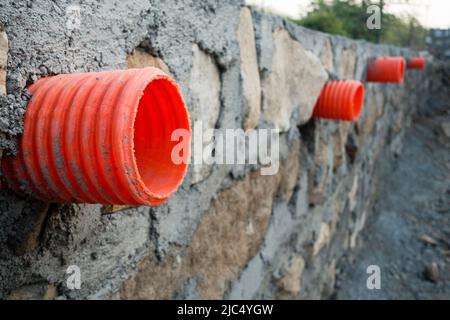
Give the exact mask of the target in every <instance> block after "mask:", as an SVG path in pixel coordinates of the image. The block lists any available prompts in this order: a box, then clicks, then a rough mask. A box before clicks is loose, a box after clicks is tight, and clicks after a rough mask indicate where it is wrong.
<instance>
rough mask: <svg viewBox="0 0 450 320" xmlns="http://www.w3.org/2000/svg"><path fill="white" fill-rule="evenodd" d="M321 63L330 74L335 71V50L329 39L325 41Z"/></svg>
mask: <svg viewBox="0 0 450 320" xmlns="http://www.w3.org/2000/svg"><path fill="white" fill-rule="evenodd" d="M320 61H321V62H322V64H323V66H324V68H325V69H326V70H327V71H328V72H333V71H334V63H333V48H332V47H331V42H330V40H329V39H326V40H325V42H324V45H323V47H322V50H321V51H320Z"/></svg>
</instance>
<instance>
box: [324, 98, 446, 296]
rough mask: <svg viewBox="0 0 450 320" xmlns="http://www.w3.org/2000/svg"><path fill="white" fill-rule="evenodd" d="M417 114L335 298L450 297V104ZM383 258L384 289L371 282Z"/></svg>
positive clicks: (343, 265) (341, 275)
mask: <svg viewBox="0 0 450 320" xmlns="http://www.w3.org/2000/svg"><path fill="white" fill-rule="evenodd" d="M444 104H445V106H442V107H440V108H438V109H434V111H433V110H430V111H427V112H425V113H423V114H421V115H420V116H417V117H416V119H415V120H414V122H413V124H412V126H411V128H410V129H409V131H408V132H407V134H406V136H405V140H404V145H403V151H402V152H401V154H400V155H399V157H398V159H397V161H396V162H395V165H394V167H393V168H390V169H389V170H387V171H386V172H385V173H384V174H383V176H382V179H381V180H380V184H381V185H380V187H381V188H380V191H379V196H378V200H377V204H376V206H375V211H374V212H373V213H372V215H371V217H370V218H369V221H368V222H367V225H366V228H365V230H364V231H363V232H362V233H361V240H360V243H359V244H358V246H357V249H355V251H353V253H351V254H350V255H348V256H347V257H345V258H344V259H343V261H341V265H340V268H339V270H340V272H339V274H338V277H337V282H336V291H335V294H334V296H333V298H335V299H450V106H449V99H448V98H447V99H446V100H445V102H444ZM370 265H378V266H379V267H380V271H381V272H380V274H381V289H379V290H376V289H375V290H369V289H367V284H366V282H367V279H368V277H369V276H370V274H367V272H366V271H367V267H368V266H370Z"/></svg>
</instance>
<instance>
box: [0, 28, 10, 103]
mask: <svg viewBox="0 0 450 320" xmlns="http://www.w3.org/2000/svg"><path fill="white" fill-rule="evenodd" d="M8 48H9V46H8V37H7V35H6V31H5V30H2V29H1V27H0V95H6V67H7V60H8Z"/></svg>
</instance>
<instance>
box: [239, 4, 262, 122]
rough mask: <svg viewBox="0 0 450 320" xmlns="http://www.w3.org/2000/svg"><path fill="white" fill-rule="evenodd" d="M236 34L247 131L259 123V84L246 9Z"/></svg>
mask: <svg viewBox="0 0 450 320" xmlns="http://www.w3.org/2000/svg"><path fill="white" fill-rule="evenodd" d="M238 32H239V33H238V34H239V47H240V62H241V78H242V90H243V94H244V100H245V108H246V110H247V111H246V112H247V114H246V117H245V120H244V129H245V130H248V129H253V128H255V127H256V126H257V125H258V122H259V117H260V113H261V83H260V79H259V71H258V62H257V56H256V44H255V33H254V31H253V20H252V14H251V12H250V9H248V8H247V7H243V8H242V9H241V14H240V23H239V31H238Z"/></svg>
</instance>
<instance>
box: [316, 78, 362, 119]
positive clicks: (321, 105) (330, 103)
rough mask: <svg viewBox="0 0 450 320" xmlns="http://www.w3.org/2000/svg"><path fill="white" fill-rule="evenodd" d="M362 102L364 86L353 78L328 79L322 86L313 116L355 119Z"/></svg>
mask: <svg viewBox="0 0 450 320" xmlns="http://www.w3.org/2000/svg"><path fill="white" fill-rule="evenodd" d="M363 102H364V86H363V84H362V83H361V82H359V81H355V80H330V81H328V82H327V83H326V84H325V85H324V87H323V88H322V92H321V93H320V96H319V99H318V100H317V103H316V106H315V107H314V112H313V117H315V118H326V119H335V120H344V121H356V120H358V119H359V116H360V115H361V111H362V106H363Z"/></svg>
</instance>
